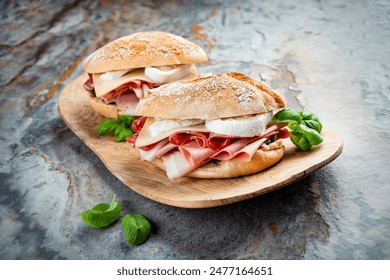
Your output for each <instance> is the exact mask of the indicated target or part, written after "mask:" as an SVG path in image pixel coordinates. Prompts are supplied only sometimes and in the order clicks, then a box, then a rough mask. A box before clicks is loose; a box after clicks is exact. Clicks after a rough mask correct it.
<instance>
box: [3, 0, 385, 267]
mask: <svg viewBox="0 0 390 280" xmlns="http://www.w3.org/2000/svg"><path fill="white" fill-rule="evenodd" d="M61 2H63V3H61ZM128 2H130V1H111V3H107V2H106V1H98V2H96V3H94V2H92V1H83V2H81V3H78V2H77V1H52V3H49V2H48V1H1V3H0V11H1V18H0V22H1V26H2V28H1V32H0V44H1V46H0V65H1V75H0V87H1V94H0V127H1V134H0V150H1V153H0V186H1V188H0V248H1V250H0V258H1V259H389V258H390V203H389V198H390V172H389V166H390V164H389V156H390V152H389V151H390V149H389V144H390V135H389V117H390V109H389V108H390V102H389V98H390V78H389V75H390V70H389V69H390V51H389V50H390V41H389V38H390V3H389V1H384V0H383V1H363V0H359V1H348V0H340V1H337V0H334V1H321V0H319V1H318V0H316V1H315V0H311V1H310V0H307V1H303V0H302V1H291V2H290V1H272V0H268V1H255V0H253V1H245V2H242V1H161V2H164V4H162V3H160V1H153V2H149V3H144V2H145V1H131V4H130V3H128ZM142 30H163V31H168V32H173V33H176V34H180V35H182V36H184V37H186V38H188V39H190V40H192V41H194V42H196V43H199V44H200V45H201V46H202V47H204V48H205V50H206V51H207V52H208V54H209V57H210V62H209V63H206V64H203V65H200V67H199V68H200V71H201V72H202V73H207V72H210V71H211V72H214V73H218V72H225V71H232V70H234V71H241V72H243V73H245V74H248V75H251V76H253V77H254V78H258V79H261V80H263V81H266V82H268V83H270V84H271V85H272V86H273V87H274V88H275V89H277V90H279V91H280V92H281V93H283V94H284V95H285V96H286V98H287V101H288V104H289V106H290V107H294V108H296V109H301V108H304V109H307V110H310V111H314V112H316V113H317V115H319V116H320V118H321V120H322V121H323V123H324V125H325V126H326V127H330V128H332V129H334V130H336V131H338V132H339V133H340V134H341V135H342V136H343V139H344V150H343V153H342V154H341V156H340V157H338V158H337V159H336V160H335V161H333V162H332V163H331V164H329V165H328V166H326V167H324V168H322V169H320V170H318V171H317V172H315V173H313V174H311V175H310V176H308V177H306V178H304V179H302V180H300V181H298V182H296V183H294V184H292V185H290V186H288V187H285V188H283V189H280V190H278V191H275V192H272V193H269V194H266V195H263V196H260V197H257V198H253V199H250V200H247V201H243V202H240V203H235V204H232V205H227V206H223V207H218V208H212V209H197V210H194V209H181V208H175V207H170V206H166V205H162V204H160V203H157V202H154V201H151V200H149V199H146V198H143V197H142V196H140V195H138V194H136V193H134V192H133V191H132V190H130V189H128V188H127V187H125V186H124V185H123V184H122V183H121V182H120V181H119V180H117V179H116V178H115V177H114V176H113V175H112V174H111V173H110V172H109V171H108V170H107V169H106V167H105V166H104V165H103V164H102V162H101V161H100V160H99V158H98V157H97V156H96V155H95V154H94V153H93V152H92V151H91V150H90V149H89V148H87V147H86V145H84V144H83V142H82V141H80V140H79V139H78V138H77V136H75V135H74V134H73V133H72V131H71V130H70V129H69V128H68V127H67V126H66V125H65V124H64V122H63V121H62V119H61V117H60V115H59V113H58V111H57V99H58V96H59V94H60V92H61V90H62V89H63V88H64V86H65V85H66V84H67V83H69V82H70V81H72V80H73V79H74V78H76V77H77V76H78V75H80V74H81V73H83V70H82V67H81V62H82V60H83V59H84V58H85V57H86V56H87V54H88V53H90V52H92V51H93V50H94V49H96V48H97V47H99V46H102V45H104V44H106V43H107V42H109V41H111V40H113V39H115V38H117V37H120V36H122V35H125V34H128V33H133V32H137V31H142ZM114 194H116V196H117V199H118V200H119V202H120V203H121V204H122V205H123V208H124V210H123V213H142V214H144V215H146V216H147V217H149V219H150V220H151V222H152V224H153V232H152V234H151V236H150V238H149V240H148V241H147V242H146V243H145V244H144V245H141V246H131V245H129V244H127V242H126V241H125V239H124V237H123V234H122V230H121V227H120V223H116V224H114V225H113V226H111V227H109V228H106V229H101V230H98V229H93V228H89V227H87V226H86V225H85V224H84V223H83V222H82V220H81V219H80V213H81V212H82V211H84V210H85V209H87V208H90V207H91V206H93V205H94V204H96V203H98V202H109V201H110V200H111V198H112V196H113V195H114Z"/></svg>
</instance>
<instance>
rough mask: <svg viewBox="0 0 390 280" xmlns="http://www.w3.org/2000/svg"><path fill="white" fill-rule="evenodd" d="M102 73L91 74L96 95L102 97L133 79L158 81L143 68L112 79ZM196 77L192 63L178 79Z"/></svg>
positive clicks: (196, 72) (150, 81) (195, 70)
mask: <svg viewBox="0 0 390 280" xmlns="http://www.w3.org/2000/svg"><path fill="white" fill-rule="evenodd" d="M103 75H104V73H97V74H93V85H94V87H95V93H96V97H102V96H104V95H106V94H107V93H109V92H110V91H112V90H114V89H116V88H117V87H119V86H121V85H123V84H126V83H129V82H131V81H133V80H141V81H146V82H149V83H156V84H158V82H156V81H153V80H151V79H150V78H148V77H146V76H145V68H139V69H136V70H134V71H131V72H129V73H127V74H125V75H123V76H121V77H119V78H118V79H114V80H107V79H104V76H103ZM101 76H103V78H101ZM197 77H198V71H197V69H196V66H195V65H193V64H192V65H191V70H190V71H189V72H188V74H187V75H186V76H184V77H182V78H181V79H180V80H186V79H195V78H197ZM169 82H173V81H169Z"/></svg>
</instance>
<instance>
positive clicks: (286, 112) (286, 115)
mask: <svg viewBox="0 0 390 280" xmlns="http://www.w3.org/2000/svg"><path fill="white" fill-rule="evenodd" d="M272 121H273V122H289V123H292V122H295V123H301V121H302V117H301V116H300V115H299V114H298V113H297V112H296V111H295V110H294V109H291V108H284V109H282V110H280V111H278V112H277V113H276V114H275V115H274V116H273V118H272Z"/></svg>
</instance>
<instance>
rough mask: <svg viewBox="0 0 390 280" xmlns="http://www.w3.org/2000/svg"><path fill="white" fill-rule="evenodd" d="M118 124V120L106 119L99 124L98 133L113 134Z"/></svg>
mask: <svg viewBox="0 0 390 280" xmlns="http://www.w3.org/2000/svg"><path fill="white" fill-rule="evenodd" d="M117 126H118V121H117V120H112V119H108V120H104V121H102V122H101V123H100V124H99V126H98V134H99V135H113V134H114V133H115V129H116V127H117Z"/></svg>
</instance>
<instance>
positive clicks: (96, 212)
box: [81, 195, 122, 228]
mask: <svg viewBox="0 0 390 280" xmlns="http://www.w3.org/2000/svg"><path fill="white" fill-rule="evenodd" d="M121 210H122V206H121V205H120V204H119V203H118V202H116V201H115V195H114V197H113V198H112V201H111V204H106V203H99V204H97V205H96V206H95V207H93V208H92V209H90V210H86V211H85V212H83V213H82V214H81V218H82V219H83V221H84V222H85V223H86V224H87V225H89V226H91V227H94V228H102V227H107V226H109V225H111V224H112V223H113V222H115V221H116V220H118V219H119V217H120V212H121Z"/></svg>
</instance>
